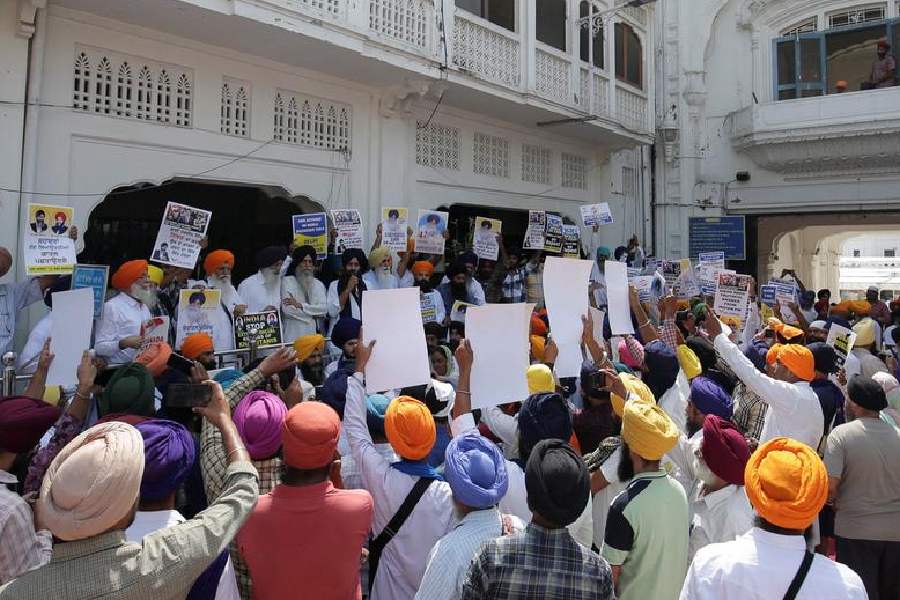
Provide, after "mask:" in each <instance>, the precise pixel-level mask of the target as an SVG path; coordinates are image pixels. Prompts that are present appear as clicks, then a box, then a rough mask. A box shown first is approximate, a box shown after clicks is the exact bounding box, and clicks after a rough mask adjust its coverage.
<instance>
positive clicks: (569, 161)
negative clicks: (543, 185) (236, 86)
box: [560, 152, 587, 190]
mask: <svg viewBox="0 0 900 600" xmlns="http://www.w3.org/2000/svg"><path fill="white" fill-rule="evenodd" d="M560 162H561V165H562V186H563V187H567V188H575V189H579V190H586V189H587V158H585V157H583V156H579V155H577V154H570V153H568V152H563V153H562V155H561V160H560Z"/></svg>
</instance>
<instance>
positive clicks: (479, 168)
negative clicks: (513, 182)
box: [472, 132, 509, 177]
mask: <svg viewBox="0 0 900 600" xmlns="http://www.w3.org/2000/svg"><path fill="white" fill-rule="evenodd" d="M472 148H473V166H472V168H473V170H474V171H475V172H476V173H478V174H480V175H490V176H491V177H509V140H507V139H506V138H502V137H499V136H496V135H488V134H486V133H478V132H476V133H475V137H474V140H473V144H472Z"/></svg>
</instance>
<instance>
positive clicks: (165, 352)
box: [134, 342, 172, 377]
mask: <svg viewBox="0 0 900 600" xmlns="http://www.w3.org/2000/svg"><path fill="white" fill-rule="evenodd" d="M170 356H172V347H171V346H170V345H169V344H167V343H165V342H153V343H152V344H150V345H149V346H147V347H146V348H145V349H144V350H142V351H141V353H140V354H138V355H137V357H136V358H135V359H134V362H136V363H138V364H141V365H144V366H145V367H147V370H148V371H150V374H151V375H152V376H154V377H159V376H160V375H162V374H163V371H165V370H166V367H167V366H168V364H169V357H170Z"/></svg>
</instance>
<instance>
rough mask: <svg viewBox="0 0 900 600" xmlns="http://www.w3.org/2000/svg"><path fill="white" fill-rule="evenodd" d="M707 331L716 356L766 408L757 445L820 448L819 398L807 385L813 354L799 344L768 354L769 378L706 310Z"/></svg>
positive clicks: (812, 371)
mask: <svg viewBox="0 0 900 600" xmlns="http://www.w3.org/2000/svg"><path fill="white" fill-rule="evenodd" d="M706 331H707V334H708V335H709V338H710V339H711V340H713V342H714V344H713V345H714V346H715V349H716V352H717V353H718V354H719V357H720V358H721V360H722V361H724V362H725V364H726V365H728V367H729V369H731V371H732V372H733V373H734V374H735V375H736V376H737V377H738V379H740V380H741V381H742V382H743V383H744V385H745V386H747V388H748V389H749V390H750V391H751V392H753V393H755V394H756V395H757V396H759V399H760V400H762V401H763V402H765V403H766V404H768V406H769V410H768V411H767V414H766V420H765V424H764V425H763V428H762V433H761V434H760V442H766V441H768V440H771V439H773V438H776V437H790V438H792V439H795V440H799V441H801V442H803V443H804V444H807V445H809V446H810V447H812V448H817V447H818V446H819V441H820V440H821V438H822V433H823V431H824V428H825V417H824V416H823V414H822V405H821V404H820V403H819V397H818V396H817V395H816V393H815V391H813V389H812V387H810V385H809V382H810V381H811V380H812V379H813V377H814V376H815V361H814V360H813V356H812V352H810V351H809V349H808V348H806V347H804V346H800V345H799V344H785V345H782V346H780V347H778V348H777V349H775V346H773V349H771V350H769V353H768V354H767V356H766V361H767V362H769V361H771V360H774V361H775V362H774V364H773V363H771V362H769V366H768V368H767V371H768V373H769V374H768V375H766V374H764V373H761V372H760V371H759V370H758V369H757V368H756V366H755V365H754V364H753V362H751V360H750V359H749V358H747V357H746V356H745V355H744V352H743V351H742V350H741V349H740V348H738V347H737V346H736V345H735V344H734V343H733V342H732V341H731V340H729V339H728V336H727V335H725V334H724V333H722V324H721V322H720V321H719V319H718V318H716V316H715V315H714V314H713V312H712V308H711V307H710V309H709V317H708V318H707V319H706Z"/></svg>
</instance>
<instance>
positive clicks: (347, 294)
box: [327, 248, 369, 323]
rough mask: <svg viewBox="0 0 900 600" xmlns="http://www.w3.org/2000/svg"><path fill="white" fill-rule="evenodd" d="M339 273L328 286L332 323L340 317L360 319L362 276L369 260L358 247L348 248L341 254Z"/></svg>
mask: <svg viewBox="0 0 900 600" xmlns="http://www.w3.org/2000/svg"><path fill="white" fill-rule="evenodd" d="M341 265H342V267H343V268H342V270H341V275H340V277H338V279H336V280H335V281H332V282H331V285H329V286H328V296H327V301H328V316H330V317H331V322H332V323H334V322H336V321H337V320H338V319H340V318H342V317H353V318H354V319H360V320H361V319H362V293H363V291H365V289H366V284H365V282H364V281H363V279H362V276H363V275H364V274H365V273H366V271H368V270H369V261H368V260H367V259H366V255H365V253H363V251H362V250H360V249H359V248H349V249H347V250H344V253H343V254H341Z"/></svg>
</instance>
